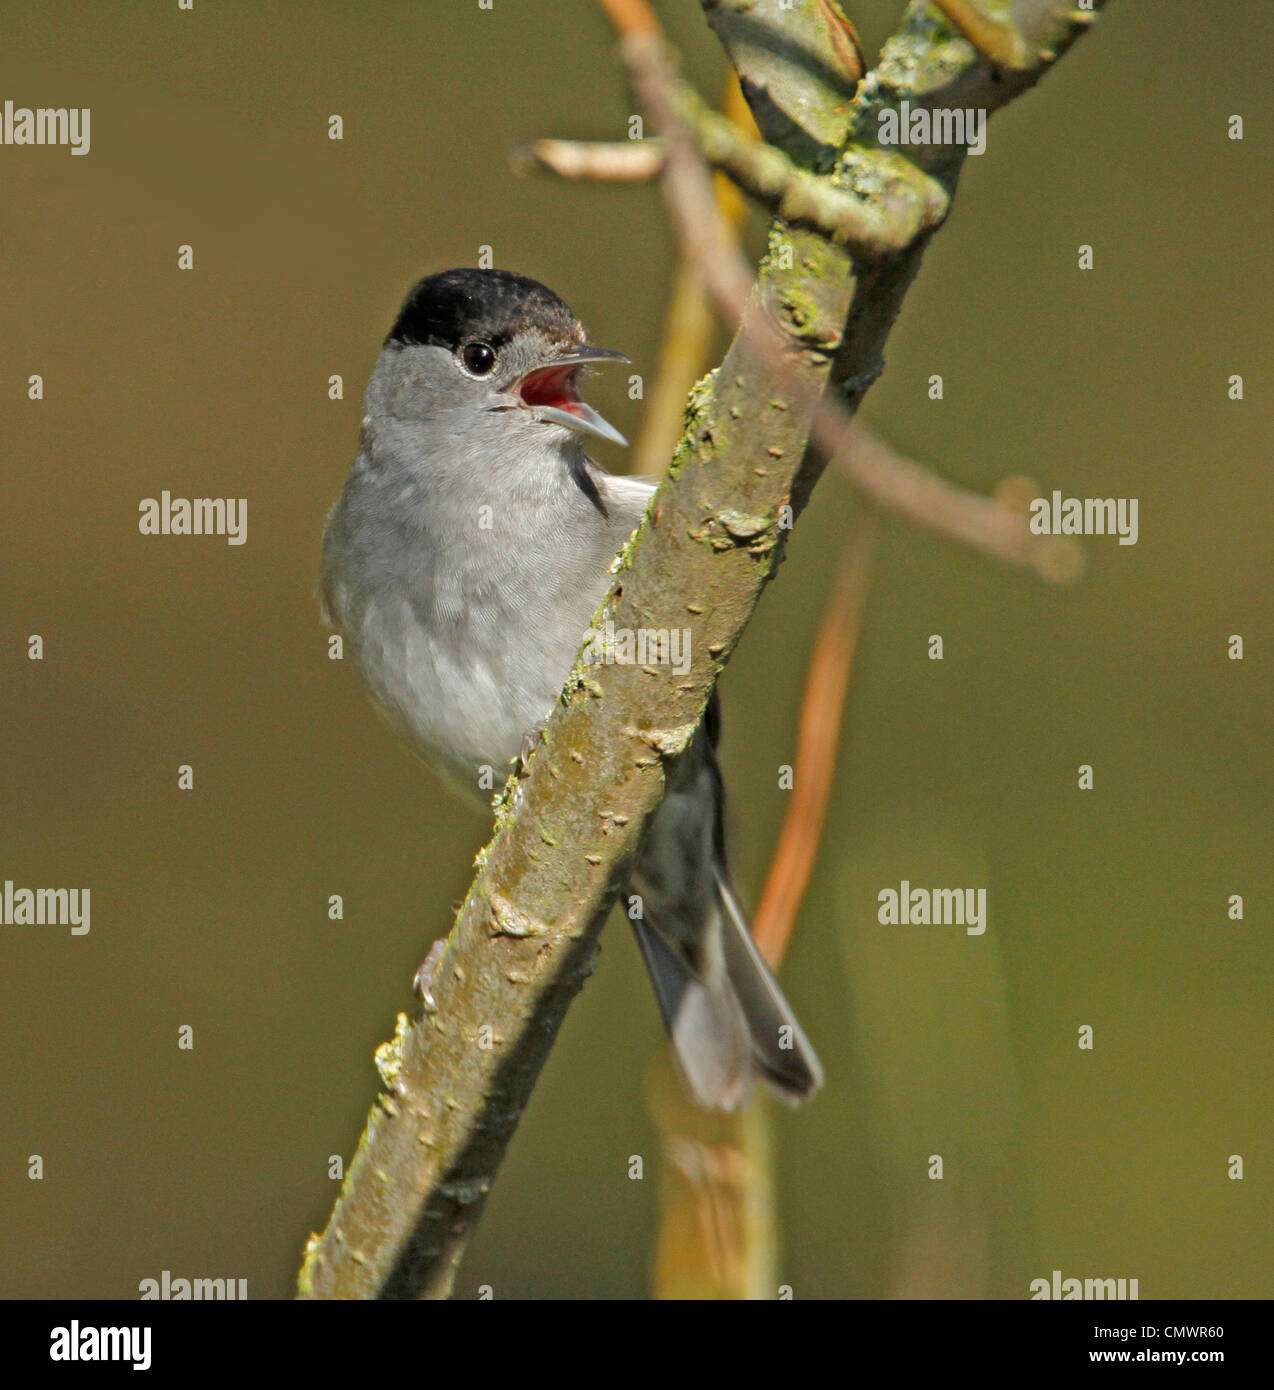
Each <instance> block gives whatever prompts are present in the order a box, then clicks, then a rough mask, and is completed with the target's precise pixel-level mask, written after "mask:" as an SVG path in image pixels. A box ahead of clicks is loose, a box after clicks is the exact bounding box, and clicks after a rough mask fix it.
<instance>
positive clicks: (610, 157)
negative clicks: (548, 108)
mask: <svg viewBox="0 0 1274 1390" xmlns="http://www.w3.org/2000/svg"><path fill="white" fill-rule="evenodd" d="M509 165H510V167H511V168H512V169H513V172H514V173H515V174H525V173H527V172H528V171H529V170H532V169H544V170H546V171H548V172H549V173H552V174H557V175H558V176H559V177H560V178H564V179H596V180H598V181H600V182H602V183H645V182H647V181H648V180H650V179H653V178H657V177H658V175H659V172H660V170H662V169H663V167H664V147H663V145H662V143H661V142H660V141H658V140H528V141H527V142H526V144H524V145H517V146H515V147H514V148H513V150H512V151H510V153H509Z"/></svg>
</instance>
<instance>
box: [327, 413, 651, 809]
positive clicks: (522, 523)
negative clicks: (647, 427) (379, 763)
mask: <svg viewBox="0 0 1274 1390" xmlns="http://www.w3.org/2000/svg"><path fill="white" fill-rule="evenodd" d="M433 448H434V456H433V457H432V458H431V459H430V460H429V461H428V464H429V466H424V464H423V461H422V460H421V458H420V457H419V454H420V449H419V442H418V441H411V442H409V441H405V440H403V439H402V438H400V437H397V432H396V431H395V430H394V428H393V427H392V425H391V426H388V427H379V428H378V427H377V425H376V424H375V422H370V421H369V422H367V427H365V430H364V438H363V441H362V449H361V451H360V457H359V461H358V464H357V465H356V467H355V469H354V471H353V473H352V474H351V476H350V479H349V481H348V483H347V485H346V489H345V492H344V494H343V495H342V497H341V500H340V502H338V504H337V506H336V508H335V509H334V510H333V513H332V516H331V518H330V519H329V522H328V527H327V532H326V535H325V540H324V591H325V595H326V599H327V603H328V607H329V611H330V612H331V616H332V618H333V620H334V621H335V622H336V623H337V625H338V626H339V627H340V628H341V629H342V631H343V632H344V633H345V635H346V640H347V642H348V643H349V644H350V646H351V647H352V648H353V649H354V654H355V655H356V657H357V659H358V661H359V663H360V665H361V667H362V670H363V674H364V676H365V678H366V680H367V683H368V685H369V686H370V688H371V690H372V692H373V694H374V695H375V697H376V699H377V702H378V703H379V705H380V706H381V708H382V710H383V712H384V713H385V714H386V716H387V717H388V718H389V720H390V722H391V723H392V724H394V725H395V726H396V727H398V728H399V729H401V730H402V731H403V732H405V733H407V734H408V735H409V736H410V737H411V739H412V740H413V742H414V743H415V744H416V746H417V747H418V749H419V750H420V751H421V752H422V753H423V754H424V755H425V756H426V757H428V758H429V759H430V760H431V761H434V762H435V763H437V764H439V765H441V766H442V767H443V768H444V769H445V770H447V771H449V772H451V773H452V774H454V775H456V776H457V777H458V778H459V779H460V780H461V781H462V782H464V783H465V784H466V785H468V786H469V787H470V788H471V789H473V790H474V791H477V790H478V787H479V775H480V770H481V769H482V768H483V767H489V768H490V769H491V770H492V772H493V773H494V774H495V783H496V785H498V782H499V778H500V776H501V775H502V773H503V770H504V766H505V764H506V763H507V762H508V761H509V759H511V758H512V757H514V756H515V755H516V753H517V751H518V748H519V746H520V744H521V741H522V738H523V736H524V735H525V734H526V732H527V731H528V730H529V729H530V728H531V727H532V726H534V725H535V724H537V723H538V722H540V721H541V720H543V719H544V718H546V717H547V715H548V714H549V712H550V711H551V709H552V707H553V702H554V700H555V699H556V697H557V695H558V693H559V691H560V690H561V687H562V684H563V682H564V681H565V679H566V675H567V672H568V671H569V670H570V667H571V665H572V663H573V662H574V659H575V656H576V654H577V652H578V650H579V647H580V644H581V642H582V640H583V638H584V635H585V633H586V632H587V629H588V626H589V623H590V621H591V619H592V617H593V615H594V613H595V612H596V609H597V606H598V604H599V603H600V602H601V599H602V597H603V596H604V595H605V592H606V590H607V588H608V586H609V583H610V573H609V571H610V565H611V561H612V560H613V559H614V556H615V554H616V553H617V551H618V550H619V548H620V546H621V545H622V544H623V542H624V540H625V539H626V538H627V536H628V535H629V533H630V532H631V531H632V529H633V527H634V526H635V525H636V524H637V522H638V521H639V520H640V518H641V513H642V510H643V509H644V507H645V503H646V500H647V499H648V497H649V495H650V492H651V490H652V489H651V487H650V485H649V484H645V483H640V482H638V481H637V480H633V479H623V478H612V477H611V476H610V475H608V474H605V473H602V472H601V471H600V470H596V469H591V468H590V470H589V473H588V475H587V477H588V478H589V480H590V481H591V483H592V487H591V489H590V488H588V487H581V486H580V485H579V482H578V480H576V479H574V478H572V477H571V476H570V474H571V465H570V461H569V460H568V459H566V458H565V457H564V456H563V454H562V453H561V451H559V450H556V449H543V450H540V451H539V455H540V456H538V457H537V456H530V455H527V454H525V453H524V454H523V455H522V456H520V457H517V458H513V459H510V458H502V459H499V460H497V461H495V462H494V463H492V465H491V466H490V467H487V468H481V467H478V468H475V467H471V466H469V460H467V459H466V458H464V457H463V450H461V448H460V446H459V442H458V441H456V440H454V439H449V438H446V437H443V438H439V439H437V440H435V441H434V442H433ZM413 449H414V456H413ZM407 459H411V460H412V462H411V466H404V461H405V460H407ZM590 491H592V492H593V495H592V496H590V495H589V492H590ZM484 780H485V781H486V782H487V783H488V784H490V782H491V778H486V779H484ZM483 794H484V795H489V792H488V793H483Z"/></svg>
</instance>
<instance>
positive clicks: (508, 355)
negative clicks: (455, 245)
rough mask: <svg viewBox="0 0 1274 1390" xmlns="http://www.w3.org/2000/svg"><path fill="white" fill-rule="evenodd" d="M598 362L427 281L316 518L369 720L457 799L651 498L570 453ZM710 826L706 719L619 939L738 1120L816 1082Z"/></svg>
mask: <svg viewBox="0 0 1274 1390" xmlns="http://www.w3.org/2000/svg"><path fill="white" fill-rule="evenodd" d="M474 343H477V344H478V345H479V346H480V347H481V348H490V349H491V352H492V353H493V355H494V357H495V365H494V366H493V367H492V368H491V369H490V371H489V372H483V373H481V374H478V373H475V372H474V371H471V370H470V369H469V368H468V367H467V366H466V358H465V350H466V347H468V348H469V349H470V355H471V356H472V357H473V362H474V364H475V366H479V367H483V366H485V365H486V361H487V354H486V353H485V352H476V353H475V352H474V350H473V348H472V345H473V344H474ZM592 351H593V350H592V349H590V348H588V346H587V345H586V343H585V340H584V334H583V330H582V328H581V327H580V325H579V323H578V321H577V320H576V319H575V317H574V315H572V314H571V313H570V311H569V310H568V309H567V308H566V306H565V305H564V304H563V303H562V301H561V300H559V299H558V298H557V296H556V295H553V294H552V292H551V291H549V290H546V289H545V288H544V287H543V286H541V285H538V284H537V283H536V282H534V281H530V280H525V279H524V278H523V277H520V276H512V275H509V274H508V273H507V272H498V271H486V272H482V271H452V272H445V273H444V274H443V275H440V276H433V277H429V278H428V279H426V280H424V281H421V282H420V283H419V284H418V285H417V286H416V287H415V288H414V289H413V291H412V293H411V295H409V296H408V300H407V302H406V304H405V305H404V307H403V311H402V313H401V314H400V316H399V320H398V322H397V323H396V324H395V327H394V330H393V331H392V332H391V334H390V337H389V338H388V339H387V340H386V343H385V346H384V349H383V350H382V352H381V355H380V358H379V359H378V361H377V363H376V367H375V369H374V371H373V373H372V377H371V381H370V383H369V385H368V388H367V393H366V397H365V401H364V417H363V423H362V432H361V438H360V441H359V451H358V457H357V460H356V462H355V464H354V468H353V470H352V472H351V474H350V476H349V479H348V481H347V483H346V486H345V490H344V492H343V494H342V496H341V499H340V501H339V502H338V503H337V504H336V506H335V507H334V508H333V510H332V513H331V515H330V516H329V518H328V523H327V528H326V530H325V533H324V538H323V581H322V588H323V599H324V606H325V610H326V612H327V614H328V616H329V619H330V621H331V622H332V623H333V624H334V625H335V626H337V627H338V628H339V629H340V630H341V632H342V633H343V634H344V636H345V640H346V644H347V647H348V648H349V649H350V651H351V652H352V654H353V655H354V656H355V658H356V660H357V662H358V665H359V667H360V669H361V671H362V673H363V676H364V678H365V679H366V681H367V683H368V686H369V687H370V689H371V691H372V694H373V696H374V697H375V699H376V702H377V704H378V705H379V707H380V709H381V710H382V712H383V713H384V714H385V716H386V717H387V718H388V719H389V720H390V722H391V723H392V724H393V725H394V726H395V727H397V728H398V729H399V730H401V732H402V733H404V734H405V735H406V736H407V737H408V738H409V739H410V740H411V742H412V743H413V744H414V745H415V747H416V748H417V749H418V751H419V752H420V753H422V754H423V755H424V756H425V757H426V758H427V759H429V760H430V761H431V762H433V763H434V764H435V765H436V766H437V767H439V768H440V770H442V771H443V772H444V773H446V774H448V775H449V776H450V779H451V780H452V781H453V782H454V783H456V784H458V785H459V786H460V787H462V788H464V789H465V790H466V791H468V792H469V793H470V794H472V795H483V793H482V792H481V791H480V790H479V789H480V788H481V787H482V786H483V785H485V786H487V787H490V786H491V785H492V782H491V777H490V776H489V775H488V776H486V777H485V778H484V777H483V776H482V771H483V769H486V770H487V771H488V773H494V774H495V775H496V777H497V785H498V777H499V774H500V773H501V772H502V770H503V769H504V768H505V766H506V765H507V764H508V763H509V761H510V760H511V759H513V758H514V757H515V756H516V755H517V754H518V752H519V749H520V748H521V746H522V742H523V739H524V737H525V736H526V734H527V732H528V731H529V730H532V729H533V728H535V727H537V726H539V725H540V724H541V723H542V721H543V720H544V719H545V718H546V717H547V715H548V714H549V712H550V711H551V709H552V708H553V705H554V703H555V701H556V699H557V696H558V694H559V693H560V691H561V688H562V685H563V683H564V681H565V679H566V675H567V673H568V672H569V671H570V669H571V666H572V664H573V663H574V661H575V658H576V656H577V654H578V652H579V648H580V645H581V643H582V641H583V639H584V636H585V634H586V632H587V631H588V628H589V625H590V623H591V620H592V618H593V616H594V614H595V613H596V611H597V608H598V605H599V604H600V603H601V600H602V598H603V597H604V596H605V594H606V592H607V590H608V588H609V587H610V582H611V576H610V566H611V563H612V561H613V560H614V557H615V555H616V554H617V553H618V551H619V549H620V548H621V546H622V545H623V543H624V541H625V540H626V539H627V538H628V536H629V535H630V534H631V532H632V531H633V529H634V528H635V527H636V526H637V524H638V522H639V521H640V520H641V517H642V514H643V512H644V510H645V508H646V504H647V502H648V501H649V498H650V496H651V493H652V492H653V487H652V485H651V484H650V483H647V482H643V481H641V480H638V479H634V478H622V477H616V476H613V475H611V474H609V473H607V472H605V471H604V470H603V469H601V468H599V467H598V466H597V465H596V464H594V463H593V462H592V461H591V460H590V459H589V458H588V457H587V455H586V454H585V452H584V448H583V435H584V434H585V433H602V432H604V431H609V430H610V427H609V426H607V425H606V424H605V422H604V421H602V420H601V419H600V417H598V416H596V415H595V413H594V412H592V411H591V409H590V408H589V407H587V406H585V405H584V404H583V403H582V402H580V401H579V400H578V396H577V394H576V393H575V390H574V382H575V378H576V375H577V369H576V368H574V367H573V366H570V365H569V364H570V363H571V362H572V361H573V357H572V354H573V355H574V357H580V356H583V357H587V356H588V354H589V353H590V352H592ZM559 363H566V364H568V365H566V366H559V365H558V364H559ZM529 382H534V383H535V388H534V389H532V388H531V387H530V386H528V383H529ZM611 433H612V434H613V432H611ZM710 726H711V727H710ZM485 795H486V796H487V797H489V795H490V793H489V792H487V793H486V794H485ZM722 808H723V794H722V788H721V776H720V772H719V770H718V767H717V761H716V752H715V709H714V714H713V718H712V719H710V720H709V721H706V722H705V726H704V727H703V728H701V729H700V731H699V733H698V734H697V735H696V737H695V739H694V740H693V742H692V744H691V746H690V747H689V748H688V749H687V750H686V752H685V753H684V754H682V756H681V757H680V758H679V759H678V760H677V762H676V764H675V765H674V767H673V768H672V769H671V770H670V774H669V789H668V792H667V795H666V797H665V799H664V801H663V802H662V803H661V804H660V806H659V808H658V810H657V811H656V812H655V815H654V816H653V818H652V821H651V824H650V826H649V827H648V832H647V835H646V838H645V840H644V842H643V845H644V847H643V850H642V853H641V856H640V858H639V862H638V866H637V869H636V872H635V873H634V877H633V884H632V891H633V892H634V893H636V895H637V896H638V898H639V899H640V901H641V915H640V917H639V918H638V919H637V920H635V921H634V923H633V925H634V930H635V932H636V935H637V940H638V944H639V946H640V947H641V951H642V955H643V957H644V959H645V961H646V965H647V968H648V970H649V972H650V976H651V979H652V982H653V983H654V986H655V992H656V996H657V998H658V1000H659V1005H660V1008H661V1010H662V1012H663V1014H664V1018H665V1021H666V1023H667V1026H668V1030H669V1034H670V1037H671V1039H672V1042H673V1046H674V1051H675V1053H676V1055H677V1057H678V1060H679V1062H680V1065H681V1070H682V1073H683V1075H684V1076H685V1078H686V1081H687V1083H688V1084H689V1086H690V1089H691V1091H692V1092H693V1094H694V1095H695V1097H696V1099H697V1100H699V1102H700V1103H702V1104H704V1105H708V1106H713V1107H719V1108H725V1109H732V1108H734V1107H735V1106H736V1105H738V1104H739V1103H740V1102H741V1101H742V1099H743V1098H744V1097H745V1096H746V1094H747V1092H748V1090H749V1088H750V1085H751V1082H752V1080H753V1079H754V1077H756V1076H760V1077H763V1078H764V1079H765V1080H766V1081H768V1082H769V1083H770V1084H771V1085H772V1086H773V1087H774V1088H775V1089H777V1090H778V1091H779V1092H780V1093H781V1094H784V1095H786V1096H788V1097H791V1098H799V1097H800V1096H803V1095H806V1094H808V1093H809V1092H810V1091H812V1090H813V1089H815V1088H816V1087H817V1086H818V1085H819V1084H820V1082H821V1079H822V1077H821V1072H820V1070H819V1067H818V1062H817V1059H816V1058H815V1056H814V1053H813V1051H812V1049H811V1048H810V1046H809V1044H808V1042H807V1041H806V1039H805V1037H804V1035H803V1034H802V1033H801V1031H800V1029H799V1027H798V1026H797V1024H796V1021H795V1019H794V1018H793V1016H792V1014H791V1010H790V1009H789V1008H788V1006H787V1003H786V1001H785V1000H784V999H783V996H782V994H781V993H780V992H779V989H778V986H777V985H776V984H775V983H774V980H773V977H772V976H771V975H770V973H769V971H768V970H767V969H766V967H765V965H764V964H763V963H762V961H761V959H760V957H759V956H758V955H757V953H756V949H755V947H754V946H753V945H752V941H751V937H750V935H749V933H748V931H747V927H746V923H745V922H744V919H743V917H742V914H741V913H740V911H739V909H738V905H737V903H736V902H735V899H734V897H733V894H732V892H731V890H730V888H729V883H728V877H727V874H726V869H725V860H724V848H723V845H724V836H723V833H722V819H721V818H722Z"/></svg>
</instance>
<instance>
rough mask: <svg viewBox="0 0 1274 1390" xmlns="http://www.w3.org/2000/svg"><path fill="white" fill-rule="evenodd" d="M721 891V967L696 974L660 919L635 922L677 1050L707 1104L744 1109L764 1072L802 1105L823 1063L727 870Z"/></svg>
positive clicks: (721, 879) (777, 1088) (718, 902)
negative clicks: (761, 948)
mask: <svg viewBox="0 0 1274 1390" xmlns="http://www.w3.org/2000/svg"><path fill="white" fill-rule="evenodd" d="M716 889H717V891H716V895H715V900H714V902H713V904H712V908H711V910H712V911H714V912H715V913H717V914H718V916H719V919H720V925H719V936H718V938H717V939H719V940H720V942H721V945H722V953H721V959H720V960H719V961H718V962H717V964H716V968H715V969H713V968H708V969H706V970H705V971H704V972H703V973H702V974H699V973H696V972H695V971H694V970H692V969H691V967H690V965H689V963H688V962H687V961H686V959H685V958H684V956H683V955H682V954H681V953H680V952H678V951H677V950H675V949H674V948H673V947H672V946H671V945H670V944H669V943H668V942H667V941H666V940H665V938H664V936H663V935H662V934H661V932H660V931H659V929H658V926H657V924H652V923H647V922H643V921H634V922H633V930H634V932H635V934H636V937H637V944H638V946H639V947H640V948H641V953H642V956H643V958H644V959H645V962H646V969H647V970H648V971H649V973H650V979H651V983H652V984H653V985H654V989H655V997H656V999H657V1000H658V1001H659V1008H660V1012H661V1013H662V1014H663V1017H664V1023H665V1024H666V1026H667V1029H668V1037H669V1040H670V1041H671V1043H672V1048H673V1052H674V1054H675V1055H676V1058H677V1062H678V1064H679V1066H680V1069H681V1072H682V1074H683V1076H684V1077H685V1079H686V1082H687V1084H688V1085H689V1087H690V1090H691V1092H692V1094H693V1095H694V1097H695V1099H696V1100H697V1101H698V1103H699V1104H700V1105H704V1106H707V1107H709V1108H710V1109H714V1110H734V1109H737V1108H738V1106H739V1105H740V1104H742V1102H743V1101H744V1100H745V1099H746V1098H747V1095H748V1093H749V1091H750V1090H751V1088H752V1083H753V1081H754V1080H756V1079H757V1078H760V1079H761V1080H764V1081H766V1082H767V1083H768V1084H769V1085H770V1086H771V1088H772V1089H773V1090H775V1091H776V1092H777V1093H778V1094H779V1095H780V1096H782V1098H783V1099H784V1100H787V1101H790V1102H793V1103H795V1102H796V1101H798V1100H802V1099H804V1098H805V1097H806V1096H808V1095H810V1094H812V1093H813V1092H814V1091H816V1090H817V1089H818V1087H819V1086H820V1085H822V1082H823V1072H822V1068H821V1067H820V1066H819V1063H818V1058H817V1057H816V1056H815V1054H814V1049H813V1048H812V1047H811V1046H810V1044H809V1041H808V1039H807V1038H806V1037H805V1034H804V1033H803V1032H802V1031H801V1027H800V1025H799V1024H798V1023H797V1021H796V1018H795V1016H794V1014H793V1013H792V1010H791V1008H790V1006H789V1005H788V1002H787V1000H786V999H785V998H784V997H783V992H782V991H781V990H780V989H779V987H778V984H777V982H776V981H775V979H774V976H773V975H772V974H771V973H770V970H769V968H768V967H767V966H766V964H765V962H764V961H763V960H762V959H761V956H760V953H759V952H758V951H757V949H756V946H755V945H754V944H753V941H752V935H751V933H750V932H749V931H748V926H747V922H746V921H745V920H744V918H743V914H742V912H741V911H740V909H739V905H738V903H737V902H736V901H735V898H734V894H733V893H732V892H731V891H730V888H729V885H728V884H727V883H726V881H725V878H724V876H723V875H722V874H721V873H720V872H718V873H717V876H716Z"/></svg>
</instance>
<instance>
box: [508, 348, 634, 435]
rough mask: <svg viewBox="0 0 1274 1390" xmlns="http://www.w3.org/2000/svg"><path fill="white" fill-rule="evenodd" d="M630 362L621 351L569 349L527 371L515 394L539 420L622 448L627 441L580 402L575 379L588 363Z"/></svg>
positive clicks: (591, 409)
mask: <svg viewBox="0 0 1274 1390" xmlns="http://www.w3.org/2000/svg"><path fill="white" fill-rule="evenodd" d="M630 360H631V359H630V358H628V357H626V356H625V355H624V354H623V353H622V352H615V351H614V350H613V349H611V348H600V347H593V346H592V345H591V344H589V343H585V344H584V346H583V347H577V348H571V349H570V350H569V351H567V352H563V353H560V354H559V355H558V356H556V357H555V358H553V360H552V361H551V362H548V363H546V364H545V365H544V366H543V367H537V368H536V369H535V370H534V371H531V372H528V373H527V374H526V375H525V376H524V377H523V378H522V380H521V381H520V382H519V383H518V386H517V394H518V396H519V397H520V398H521V400H522V403H523V404H524V405H527V406H530V407H531V408H532V409H533V410H534V411H535V413H536V414H537V415H538V416H539V418H540V419H541V420H550V421H552V422H553V424H555V425H564V426H565V427H566V428H567V429H568V430H574V431H575V433H576V434H591V435H594V436H596V437H597V438H598V439H609V440H610V442H611V443H612V444H624V445H626V444H627V443H628V441H627V440H626V439H625V438H624V436H623V435H622V434H620V432H619V431H618V430H617V429H616V428H615V426H614V425H612V424H610V423H609V422H608V421H606V420H604V419H603V418H602V417H601V416H600V415H599V414H598V413H597V411H595V410H594V409H593V407H592V406H591V405H588V404H586V403H585V402H584V401H582V400H580V397H579V391H578V389H577V387H576V380H577V378H578V377H579V374H580V369H581V368H582V367H584V366H586V365H587V364H588V363H590V362H628V361H630Z"/></svg>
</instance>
